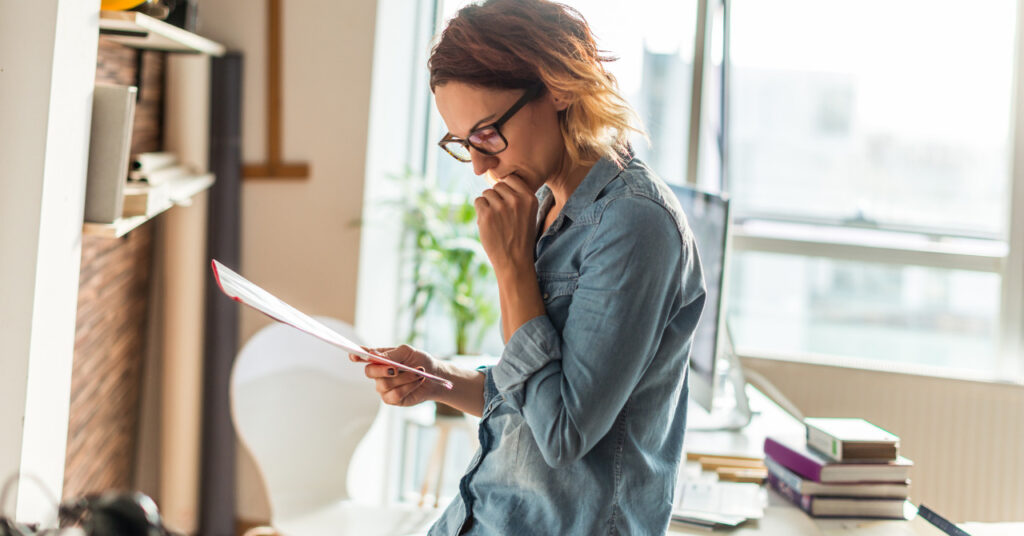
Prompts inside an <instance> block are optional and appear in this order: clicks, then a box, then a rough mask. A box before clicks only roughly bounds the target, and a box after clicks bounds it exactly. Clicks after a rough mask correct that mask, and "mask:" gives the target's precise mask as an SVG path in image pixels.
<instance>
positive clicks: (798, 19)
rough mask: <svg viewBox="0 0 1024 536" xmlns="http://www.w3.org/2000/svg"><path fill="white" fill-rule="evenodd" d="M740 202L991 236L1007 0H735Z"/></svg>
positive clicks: (733, 111)
mask: <svg viewBox="0 0 1024 536" xmlns="http://www.w3.org/2000/svg"><path fill="white" fill-rule="evenodd" d="M731 9H732V11H731V15H730V16H731V27H730V29H731V34H730V37H731V42H730V61H731V67H730V88H729V106H730V108H729V114H730V115H729V125H728V127H729V128H728V135H729V142H730V145H729V151H728V159H729V160H728V167H727V170H728V178H729V187H730V190H731V192H732V193H733V196H734V197H733V198H734V201H735V203H734V209H735V211H736V214H737V215H742V214H746V215H752V214H767V215H772V216H780V217H796V218H811V219H819V218H821V219H827V220H831V221H837V220H840V221H841V220H851V221H858V220H860V221H864V220H866V221H868V222H875V223H878V224H880V225H883V226H909V227H924V228H928V229H933V230H940V231H946V232H951V233H966V234H973V235H979V236H992V237H998V238H1002V237H1004V236H1005V227H1006V219H1007V218H1006V217H1007V212H1006V210H1007V208H1006V203H1005V200H1006V192H1007V185H1008V181H1009V167H1008V166H1009V162H1010V159H1009V152H1008V151H1009V129H1010V118H1011V106H1010V105H1011V93H1010V91H1011V77H1012V68H1013V56H1014V54H1013V52H1014V22H1015V20H1016V14H1015V2H1013V1H1012V0H979V1H976V2H960V1H954V0H938V1H936V0H897V1H892V0H884V1H883V0H846V1H838V0H833V1H826V2H822V1H820V0H777V1H770V2H769V1H765V0H737V1H735V2H733V3H732V4H731Z"/></svg>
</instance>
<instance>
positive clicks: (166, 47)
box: [100, 11, 226, 56]
mask: <svg viewBox="0 0 1024 536" xmlns="http://www.w3.org/2000/svg"><path fill="white" fill-rule="evenodd" d="M100 35H103V36H106V37H107V38H108V39H110V40H111V41H114V42H117V43H120V44H122V45H125V46H129V47H132V48H139V49H143V50H161V51H164V52H188V53H197V54H209V55H211V56H223V55H224V52H225V51H226V49H225V48H224V45H221V44H220V43H217V42H215V41H211V40H209V39H207V38H205V37H200V36H198V35H196V34H194V33H192V32H190V31H188V30H183V29H181V28H178V27H177V26H174V25H171V24H168V23H166V22H164V21H162V20H158V19H154V18H153V17H150V16H148V15H145V14H143V13H137V12H135V11H101V12H100Z"/></svg>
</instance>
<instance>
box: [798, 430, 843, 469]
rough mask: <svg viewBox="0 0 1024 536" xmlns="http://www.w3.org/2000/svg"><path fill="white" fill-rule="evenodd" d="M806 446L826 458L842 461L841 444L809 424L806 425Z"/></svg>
mask: <svg viewBox="0 0 1024 536" xmlns="http://www.w3.org/2000/svg"><path fill="white" fill-rule="evenodd" d="M807 446H808V447H811V448H812V449H814V450H816V451H818V452H819V453H821V454H822V455H824V456H825V457H827V458H831V459H833V460H836V461H842V460H843V442H842V441H840V440H838V439H836V438H834V437H832V436H831V435H829V434H828V433H826V432H825V431H823V430H819V429H818V428H816V427H814V426H812V425H810V424H808V425H807Z"/></svg>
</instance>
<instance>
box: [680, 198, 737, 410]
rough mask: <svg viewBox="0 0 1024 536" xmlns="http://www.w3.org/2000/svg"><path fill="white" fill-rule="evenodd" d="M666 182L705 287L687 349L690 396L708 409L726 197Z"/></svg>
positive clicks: (718, 331)
mask: <svg viewBox="0 0 1024 536" xmlns="http://www.w3.org/2000/svg"><path fill="white" fill-rule="evenodd" d="M669 186H670V188H671V189H672V192H673V193H675V195H676V198H677V199H678V200H679V204H680V205H681V206H682V208H683V213H685V214H686V220H687V223H689V225H690V229H691V230H692V231H693V235H694V237H695V238H696V241H697V252H698V255H700V263H701V268H702V270H703V272H704V284H705V286H706V287H707V297H706V298H705V301H704V312H703V314H701V317H700V322H699V323H698V324H697V332H696V333H695V334H694V336H693V346H692V347H691V350H690V378H689V380H690V399H691V400H693V401H694V402H696V403H697V404H699V405H700V406H701V407H703V408H704V409H705V410H707V411H708V412H711V410H712V401H713V399H714V392H715V390H714V386H715V381H714V379H715V372H716V366H717V362H718V355H719V352H720V348H721V346H722V342H723V341H722V338H723V337H722V335H723V333H722V331H723V325H724V317H723V315H722V288H723V282H724V280H725V261H726V246H727V240H728V234H729V200H728V199H726V198H725V197H723V196H720V195H717V194H712V193H709V192H703V191H700V190H697V189H694V188H691V187H688V186H678V185H674V184H673V185H669Z"/></svg>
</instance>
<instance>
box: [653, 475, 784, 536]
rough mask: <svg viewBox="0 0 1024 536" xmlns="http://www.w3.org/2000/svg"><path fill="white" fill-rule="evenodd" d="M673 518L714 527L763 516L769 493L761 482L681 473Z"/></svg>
mask: <svg viewBox="0 0 1024 536" xmlns="http://www.w3.org/2000/svg"><path fill="white" fill-rule="evenodd" d="M680 475H681V478H680V480H679V482H677V484H676V497H675V505H674V506H673V508H672V521H673V522H677V523H685V524H688V525H695V526H698V527H702V528H708V529H713V528H717V527H735V526H737V525H739V524H740V523H743V522H744V521H746V520H748V519H761V518H762V517H764V507H765V505H766V504H767V503H768V494H767V492H766V491H765V489H764V488H762V487H761V486H759V485H758V484H752V483H746V482H720V481H717V480H709V479H701V478H696V479H693V478H687V475H686V472H685V471H681V472H680Z"/></svg>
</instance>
